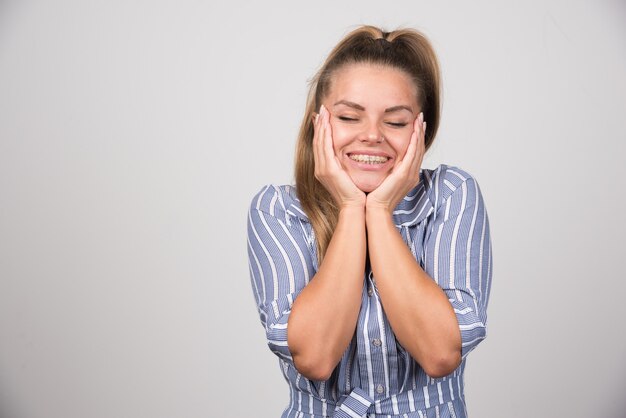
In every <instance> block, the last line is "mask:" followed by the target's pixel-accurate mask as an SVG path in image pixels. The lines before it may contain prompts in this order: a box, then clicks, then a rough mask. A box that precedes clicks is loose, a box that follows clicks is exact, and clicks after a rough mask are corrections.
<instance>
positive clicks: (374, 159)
mask: <svg viewBox="0 0 626 418" xmlns="http://www.w3.org/2000/svg"><path fill="white" fill-rule="evenodd" d="M416 93H417V92H416V87H415V84H414V83H413V82H412V81H411V79H410V78H409V76H408V75H407V74H406V73H405V72H403V71H401V70H398V69H396V68H392V67H385V66H380V65H370V64H354V65H349V66H347V67H345V68H342V69H340V70H339V71H338V72H337V73H336V74H335V75H334V77H333V79H332V82H331V86H330V91H329V94H328V95H327V97H326V98H325V99H324V101H323V103H324V106H325V107H326V108H327V109H328V111H329V112H330V114H331V118H330V124H331V127H332V135H333V145H334V149H335V155H336V156H337V158H339V161H340V162H341V165H342V166H343V168H344V169H345V170H346V171H347V172H348V174H349V175H350V177H351V178H352V181H353V182H354V183H355V184H356V186H357V187H358V188H359V189H361V190H362V191H364V192H366V193H369V192H371V191H373V190H375V189H376V188H377V187H378V186H379V185H380V184H381V183H382V182H383V180H384V179H385V178H386V177H387V176H388V175H389V173H390V172H391V170H392V168H393V166H394V164H395V163H396V161H397V160H398V159H401V158H402V157H404V154H405V152H406V149H407V147H408V145H409V141H410V139H411V134H412V133H413V122H414V121H415V118H416V117H417V115H418V114H419V112H420V111H421V109H420V106H419V104H418V103H417V94H416Z"/></svg>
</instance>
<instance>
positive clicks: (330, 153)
mask: <svg viewBox="0 0 626 418" xmlns="http://www.w3.org/2000/svg"><path fill="white" fill-rule="evenodd" d="M322 123H323V124H324V154H325V155H326V158H327V161H328V162H329V163H331V161H335V150H334V149H333V136H332V129H331V127H330V113H329V112H328V110H327V109H326V108H324V116H323V118H322Z"/></svg>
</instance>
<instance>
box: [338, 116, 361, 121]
mask: <svg viewBox="0 0 626 418" xmlns="http://www.w3.org/2000/svg"><path fill="white" fill-rule="evenodd" d="M337 119H339V120H342V121H344V122H356V121H358V119H357V118H351V117H349V116H337Z"/></svg>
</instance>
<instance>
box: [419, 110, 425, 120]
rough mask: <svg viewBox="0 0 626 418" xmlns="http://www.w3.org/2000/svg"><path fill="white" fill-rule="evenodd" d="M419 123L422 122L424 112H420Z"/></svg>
mask: <svg viewBox="0 0 626 418" xmlns="http://www.w3.org/2000/svg"><path fill="white" fill-rule="evenodd" d="M419 117H420V122H423V121H424V112H420V116H419Z"/></svg>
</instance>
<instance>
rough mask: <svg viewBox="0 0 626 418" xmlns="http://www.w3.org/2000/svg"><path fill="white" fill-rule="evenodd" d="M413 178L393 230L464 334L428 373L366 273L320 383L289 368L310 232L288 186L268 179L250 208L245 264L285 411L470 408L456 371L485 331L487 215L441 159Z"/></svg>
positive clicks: (311, 255)
mask: <svg viewBox="0 0 626 418" xmlns="http://www.w3.org/2000/svg"><path fill="white" fill-rule="evenodd" d="M420 174H421V175H420V182H419V184H418V185H417V186H416V187H415V188H414V189H413V190H411V191H410V192H409V193H408V195H407V196H406V197H405V198H404V200H403V201H402V202H400V204H399V205H398V207H397V208H396V209H395V211H394V214H393V217H394V222H395V224H396V227H397V228H398V231H399V233H400V234H401V236H402V238H403V239H404V241H405V243H406V244H407V246H408V247H409V248H410V250H411V252H412V254H413V255H414V256H415V258H416V261H417V262H418V263H419V264H420V266H421V267H422V268H423V269H424V271H426V273H428V275H429V276H430V277H432V278H433V280H435V281H436V282H437V284H438V285H439V286H440V287H441V288H442V289H443V291H444V292H445V294H446V295H447V296H448V300H449V301H450V304H451V305H452V307H453V309H454V312H455V314H456V317H457V320H458V323H459V330H460V332H461V337H462V362H461V365H460V366H459V367H458V368H457V369H456V370H455V371H454V372H453V373H451V374H450V375H448V376H445V377H442V378H436V379H434V378H430V377H429V376H427V375H426V374H425V373H424V371H423V370H422V368H421V367H420V365H419V364H417V363H416V362H415V361H414V360H413V358H412V357H411V356H410V354H409V353H408V352H407V351H406V350H405V349H404V348H403V347H402V346H401V345H400V344H399V342H398V341H397V340H396V338H395V336H394V334H393V330H392V329H391V326H390V325H389V321H388V320H387V317H386V315H385V311H384V309H383V307H382V304H381V301H380V298H379V296H378V291H377V289H376V278H375V277H374V276H373V274H372V273H371V271H366V272H365V275H364V278H363V280H364V286H363V292H362V295H361V299H362V300H361V310H360V312H359V318H358V323H357V328H356V331H355V335H354V338H353V339H352V342H351V343H350V345H349V346H348V348H347V349H346V352H345V353H344V355H343V356H342V359H341V361H340V363H339V364H338V365H337V369H336V370H335V373H333V374H332V376H331V377H330V379H329V380H327V381H324V382H317V381H311V380H309V379H307V378H305V377H304V376H302V375H301V374H300V373H298V371H297V370H296V368H295V367H294V364H293V360H292V358H291V354H290V352H289V347H288V344H287V327H288V321H289V315H290V312H291V307H292V305H293V301H294V300H295V299H296V298H297V297H298V294H299V293H300V292H301V291H302V289H303V288H304V286H306V285H307V284H308V283H309V281H310V280H311V279H312V278H313V276H314V275H315V272H316V271H317V268H318V266H317V254H316V241H315V236H314V234H313V231H312V228H311V225H310V223H309V221H308V218H307V216H306V214H305V213H304V211H303V210H302V208H301V206H300V203H299V201H298V199H297V197H296V193H295V189H294V188H293V187H292V186H273V185H270V186H266V187H264V188H263V189H262V190H261V191H260V192H259V193H257V195H256V196H255V197H254V199H253V200H252V203H251V205H250V211H249V215H248V243H247V247H248V255H249V260H248V266H249V269H250V277H251V284H252V291H253V295H254V298H255V301H256V305H257V308H258V313H259V318H260V320H261V324H262V325H263V327H264V328H265V331H266V337H267V344H268V346H269V348H270V350H271V351H272V352H274V353H275V354H276V355H277V356H278V358H279V363H280V366H281V371H282V373H283V376H284V377H285V379H286V381H287V382H288V384H289V388H290V401H289V404H288V406H287V407H286V409H285V411H284V412H283V415H282V417H287V418H288V417H304V418H321V417H374V418H379V417H396V416H397V417H407V418H415V417H426V418H435V417H443V418H446V417H455V418H456V417H458V418H465V417H466V416H467V413H466V409H465V400H464V387H463V375H464V370H465V364H466V358H467V354H469V353H470V352H471V351H472V350H473V349H474V348H475V347H476V346H477V345H478V344H479V343H480V341H482V340H483V339H484V338H485V336H486V323H487V303H488V299H489V293H490V287H491V274H492V254H491V240H490V235H489V218H488V216H487V212H486V209H485V205H484V202H483V199H482V195H481V192H480V189H479V187H478V184H477V182H476V180H475V179H474V178H473V177H472V176H471V175H470V174H469V173H467V172H466V171H464V170H462V169H460V168H458V167H452V166H447V165H441V166H439V167H437V168H436V169H434V170H430V169H422V170H421V173H420Z"/></svg>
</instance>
